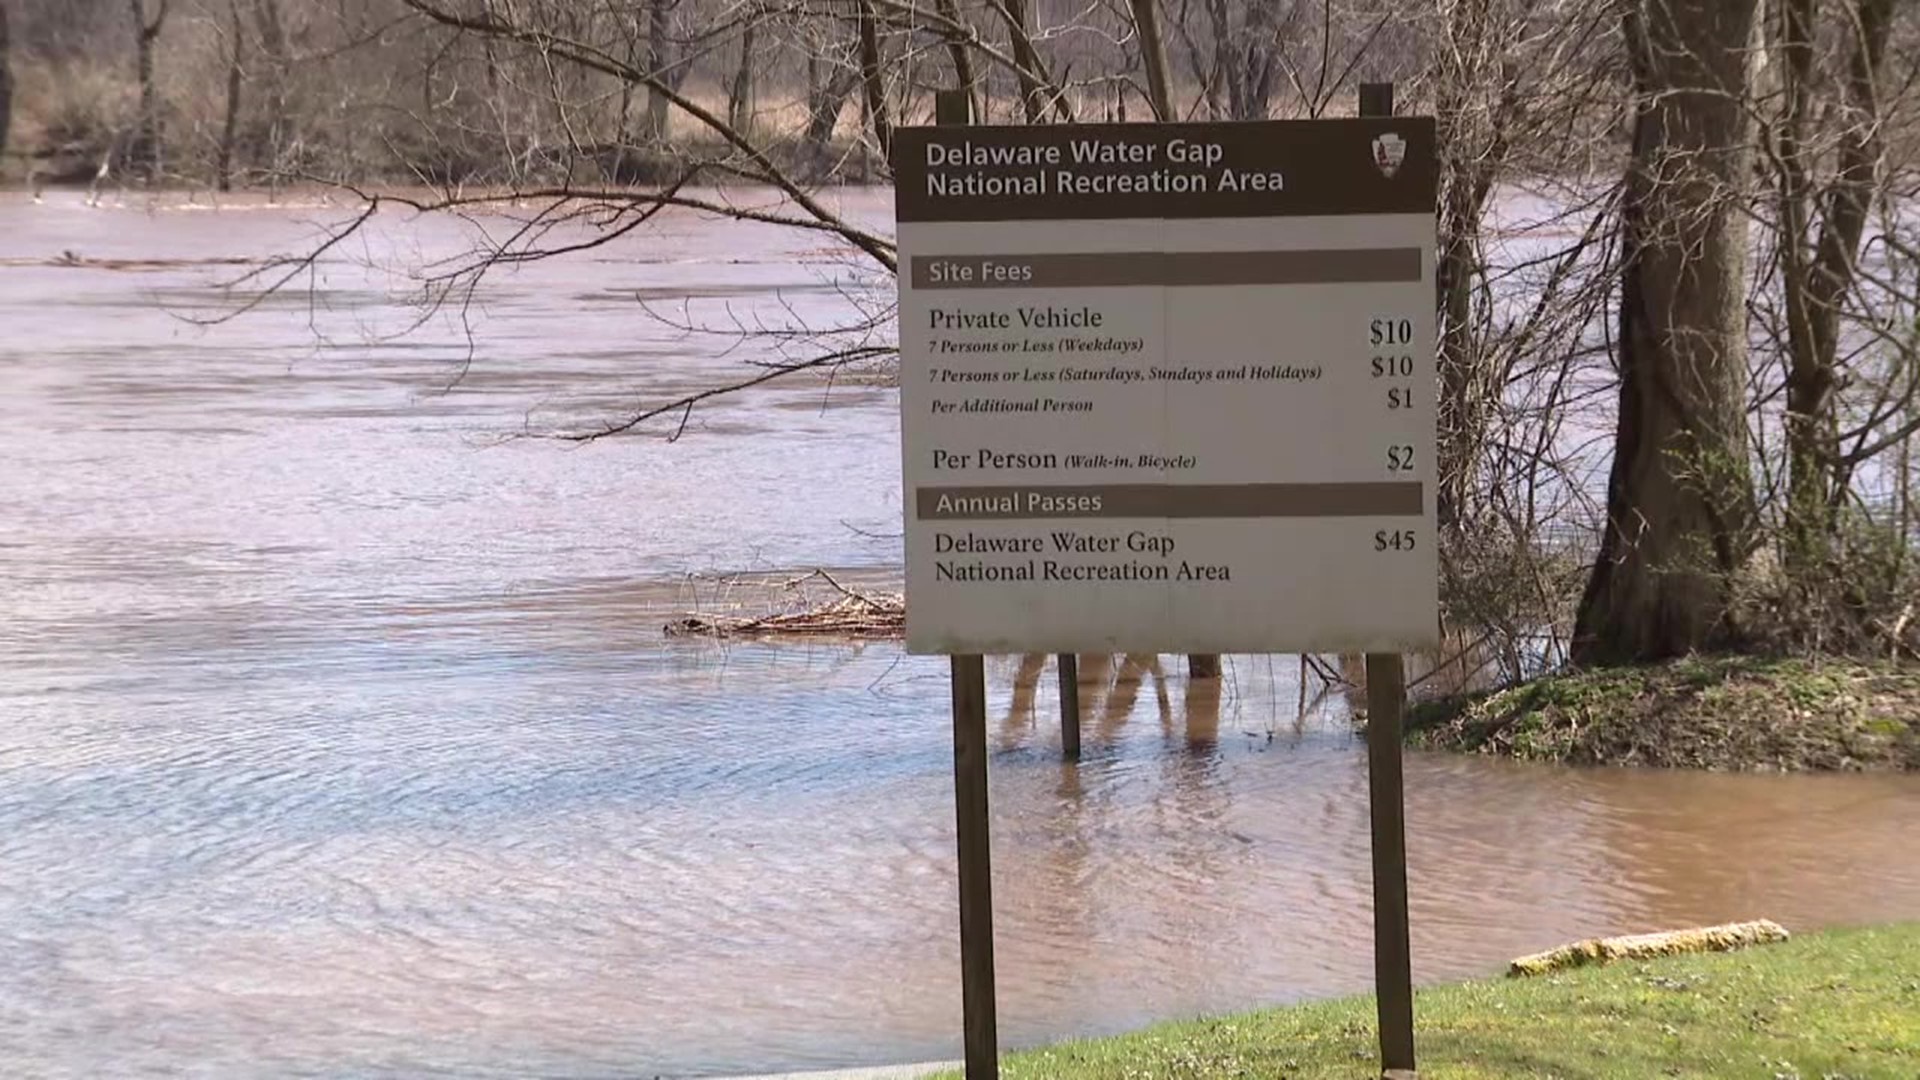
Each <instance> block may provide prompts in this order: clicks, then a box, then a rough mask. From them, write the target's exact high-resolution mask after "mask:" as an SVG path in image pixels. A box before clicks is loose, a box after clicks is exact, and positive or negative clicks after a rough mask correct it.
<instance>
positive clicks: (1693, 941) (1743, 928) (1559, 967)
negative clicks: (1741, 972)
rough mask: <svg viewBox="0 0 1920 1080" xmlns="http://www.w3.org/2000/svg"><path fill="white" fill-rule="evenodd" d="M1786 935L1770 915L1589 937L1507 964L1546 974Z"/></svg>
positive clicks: (1512, 973)
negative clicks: (1688, 927)
mask: <svg viewBox="0 0 1920 1080" xmlns="http://www.w3.org/2000/svg"><path fill="white" fill-rule="evenodd" d="M1787 936H1788V935H1787V930H1786V927H1783V926H1781V925H1780V924H1779V923H1777V922H1774V921H1772V920H1771V919H1758V920H1755V921H1754V922H1743V923H1727V924H1725V925H1722V926H1704V927H1700V928H1698V929H1694V930H1669V931H1667V932H1665V933H1659V934H1632V935H1629V936H1627V937H1611V938H1589V939H1588V940H1586V941H1576V942H1574V943H1573V944H1571V945H1562V946H1560V947H1559V948H1557V949H1552V950H1549V951H1547V952H1543V953H1535V954H1533V955H1532V956H1523V957H1521V958H1519V959H1518V960H1515V961H1514V962H1513V963H1512V965H1510V966H1509V967H1508V968H1507V975H1508V976H1509V977H1512V978H1518V977H1520V976H1524V975H1546V974H1549V973H1551V972H1555V971H1565V970H1567V969H1568V968H1577V967H1585V966H1586V965H1588V964H1604V963H1607V962H1608V961H1610V960H1648V959H1652V958H1653V957H1656V956H1675V955H1678V954H1680V953H1696V952H1732V951H1733V950H1735V949H1744V948H1746V947H1747V946H1749V945H1763V944H1766V943H1767V942H1770V941H1785V940H1787Z"/></svg>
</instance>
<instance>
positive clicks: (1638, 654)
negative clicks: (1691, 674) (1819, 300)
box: [1574, 0, 1758, 663]
mask: <svg viewBox="0 0 1920 1080" xmlns="http://www.w3.org/2000/svg"><path fill="white" fill-rule="evenodd" d="M1757 6H1758V5H1757V0H1639V2H1638V3H1636V4H1635V6H1634V7H1633V8H1631V9H1630V10H1629V12H1628V14H1627V16H1626V42H1627V48H1628V52H1629V55H1630V59H1631V65H1632V70H1633V78H1634V90H1635V97H1636V107H1637V112H1636V116H1635V120H1634V133H1633V147H1632V157H1631V160H1630V162H1629V164H1628V167H1627V177H1626V187H1625V192H1624V195H1623V206H1622V217H1623V221H1622V230H1623V231H1622V240H1621V243H1622V259H1623V266H1622V272H1621V298H1620V335H1619V336H1620V344H1619V351H1620V353H1619V359H1620V416H1619V427H1618V431H1617V433H1616V436H1615V447H1614V460H1613V470H1612V475H1611V476H1610V477H1609V479H1608V485H1607V527H1606V531H1605V534H1604V536H1603V537H1602V540H1601V546H1600V556H1599V559H1598V560H1597V562H1596V563H1595V565H1594V570H1593V575H1592V577H1591V578H1590V579H1589V580H1588V583H1587V589H1586V594H1585V595H1584V596H1583V597H1582V599H1581V604H1580V613H1579V617H1578V620H1577V622H1576V625H1575V630H1574V659H1575V660H1576V661H1577V662H1581V663H1628V662H1634V661H1647V660H1659V659H1663V658H1666V657H1671V656H1677V655H1682V654H1685V653H1687V652H1690V651H1693V650H1696V649H1710V648H1715V647H1719V646H1724V645H1728V644H1731V643H1733V642H1734V641H1735V640H1737V633H1736V627H1735V626H1734V623H1733V611H1732V597H1733V589H1734V585H1735V579H1736V575H1737V574H1738V573H1739V572H1740V570H1741V569H1742V567H1743V565H1744V564H1745V562H1746V560H1747V558H1748V556H1749V554H1750V553H1751V549H1752V543H1753V533H1754V507H1753V489H1752V476H1751V469H1750V467H1749V464H1748V456H1747V443H1746V430H1747V429H1746V417H1745V409H1744V404H1745V386H1746V379H1747V363H1746V317H1745V316H1746V310H1745V306H1744V298H1745V285H1746V282H1745V266H1746V228H1745V217H1744V214H1745V212H1746V208H1745V207H1744V206H1743V205H1742V202H1743V194H1744V191H1745V187H1746V184H1747V179H1748V171H1749V168H1750V164H1751V162H1750V150H1749V147H1750V144H1751V141H1752V140H1751V138H1750V133H1749V130H1748V123H1747V113H1746V101H1747V84H1748V79H1749V71H1748V54H1749V48H1748V46H1749V43H1750V41H1751V39H1752V34H1753V31H1754V30H1755V29H1756V22H1755V19H1756V8H1757Z"/></svg>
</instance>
